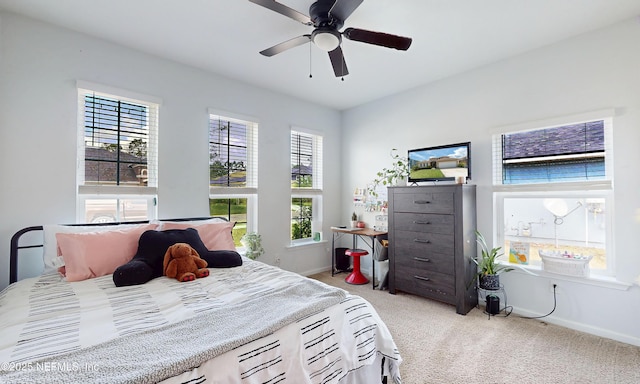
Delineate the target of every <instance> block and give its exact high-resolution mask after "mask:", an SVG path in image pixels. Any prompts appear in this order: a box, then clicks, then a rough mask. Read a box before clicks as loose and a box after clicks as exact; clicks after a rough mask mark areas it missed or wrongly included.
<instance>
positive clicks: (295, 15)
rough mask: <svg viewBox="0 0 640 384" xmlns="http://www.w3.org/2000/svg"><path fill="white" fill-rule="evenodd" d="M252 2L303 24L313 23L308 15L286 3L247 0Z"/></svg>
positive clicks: (271, 0) (273, 0)
mask: <svg viewBox="0 0 640 384" xmlns="http://www.w3.org/2000/svg"><path fill="white" fill-rule="evenodd" d="M249 1H250V2H252V3H254V4H258V5H261V6H263V7H265V8H267V9H270V10H272V11H274V12H277V13H279V14H281V15H284V16H287V17H289V18H292V19H293V20H295V21H299V22H301V23H302V24H305V25H313V23H312V22H311V19H310V18H309V16H307V15H305V14H303V13H300V12H298V11H296V10H295V9H293V8H289V7H287V6H286V5H283V4H280V3H278V2H277V1H275V0H249Z"/></svg>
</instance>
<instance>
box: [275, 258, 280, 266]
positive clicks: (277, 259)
mask: <svg viewBox="0 0 640 384" xmlns="http://www.w3.org/2000/svg"><path fill="white" fill-rule="evenodd" d="M275 263H276V266H277V267H279V266H280V258H279V257H276V259H275Z"/></svg>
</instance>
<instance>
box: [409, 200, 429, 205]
mask: <svg viewBox="0 0 640 384" xmlns="http://www.w3.org/2000/svg"><path fill="white" fill-rule="evenodd" d="M430 203H431V202H430V201H429V200H414V201H413V204H430Z"/></svg>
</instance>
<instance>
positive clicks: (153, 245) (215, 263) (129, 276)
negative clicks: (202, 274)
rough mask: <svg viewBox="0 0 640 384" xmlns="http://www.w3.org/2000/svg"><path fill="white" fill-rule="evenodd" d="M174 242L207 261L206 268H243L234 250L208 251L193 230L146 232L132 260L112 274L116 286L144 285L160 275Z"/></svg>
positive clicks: (141, 237)
mask: <svg viewBox="0 0 640 384" xmlns="http://www.w3.org/2000/svg"><path fill="white" fill-rule="evenodd" d="M176 243H187V244H189V245H190V246H191V247H192V248H193V249H195V250H196V252H198V254H199V255H200V257H201V258H202V259H204V260H206V262H207V264H208V267H209V268H229V267H237V266H240V265H242V258H241V257H240V254H239V253H238V252H236V251H222V250H219V251H210V250H208V249H207V247H206V246H205V245H204V243H203V242H202V239H200V236H199V235H198V231H197V230H195V229H194V228H187V229H169V230H166V231H153V230H150V231H146V232H144V233H143V234H142V236H140V240H138V251H137V252H136V254H135V256H134V257H133V259H132V260H131V261H129V262H128V263H127V264H124V265H121V266H119V267H118V268H117V269H116V270H115V272H113V282H114V283H115V285H116V286H117V287H123V286H127V285H138V284H144V283H146V282H147V281H149V280H152V279H155V278H156V277H160V276H162V262H163V260H164V254H165V253H166V252H167V249H168V248H169V247H170V246H172V245H173V244H176Z"/></svg>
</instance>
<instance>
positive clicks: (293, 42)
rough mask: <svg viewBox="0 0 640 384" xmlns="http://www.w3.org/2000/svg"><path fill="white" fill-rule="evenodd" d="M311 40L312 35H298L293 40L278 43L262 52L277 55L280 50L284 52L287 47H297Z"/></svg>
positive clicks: (265, 54) (266, 54)
mask: <svg viewBox="0 0 640 384" xmlns="http://www.w3.org/2000/svg"><path fill="white" fill-rule="evenodd" d="M310 41H311V35H302V36H298V37H294V38H293V39H291V40H287V41H284V42H282V43H280V44H276V45H274V46H273V47H271V48H267V49H265V50H263V51H260V53H261V54H262V55H264V56H268V57H271V56H273V55H277V54H278V53H280V52H284V51H286V50H287V49H291V48H293V47H297V46H298V45H302V44H306V43H308V42H310Z"/></svg>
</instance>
